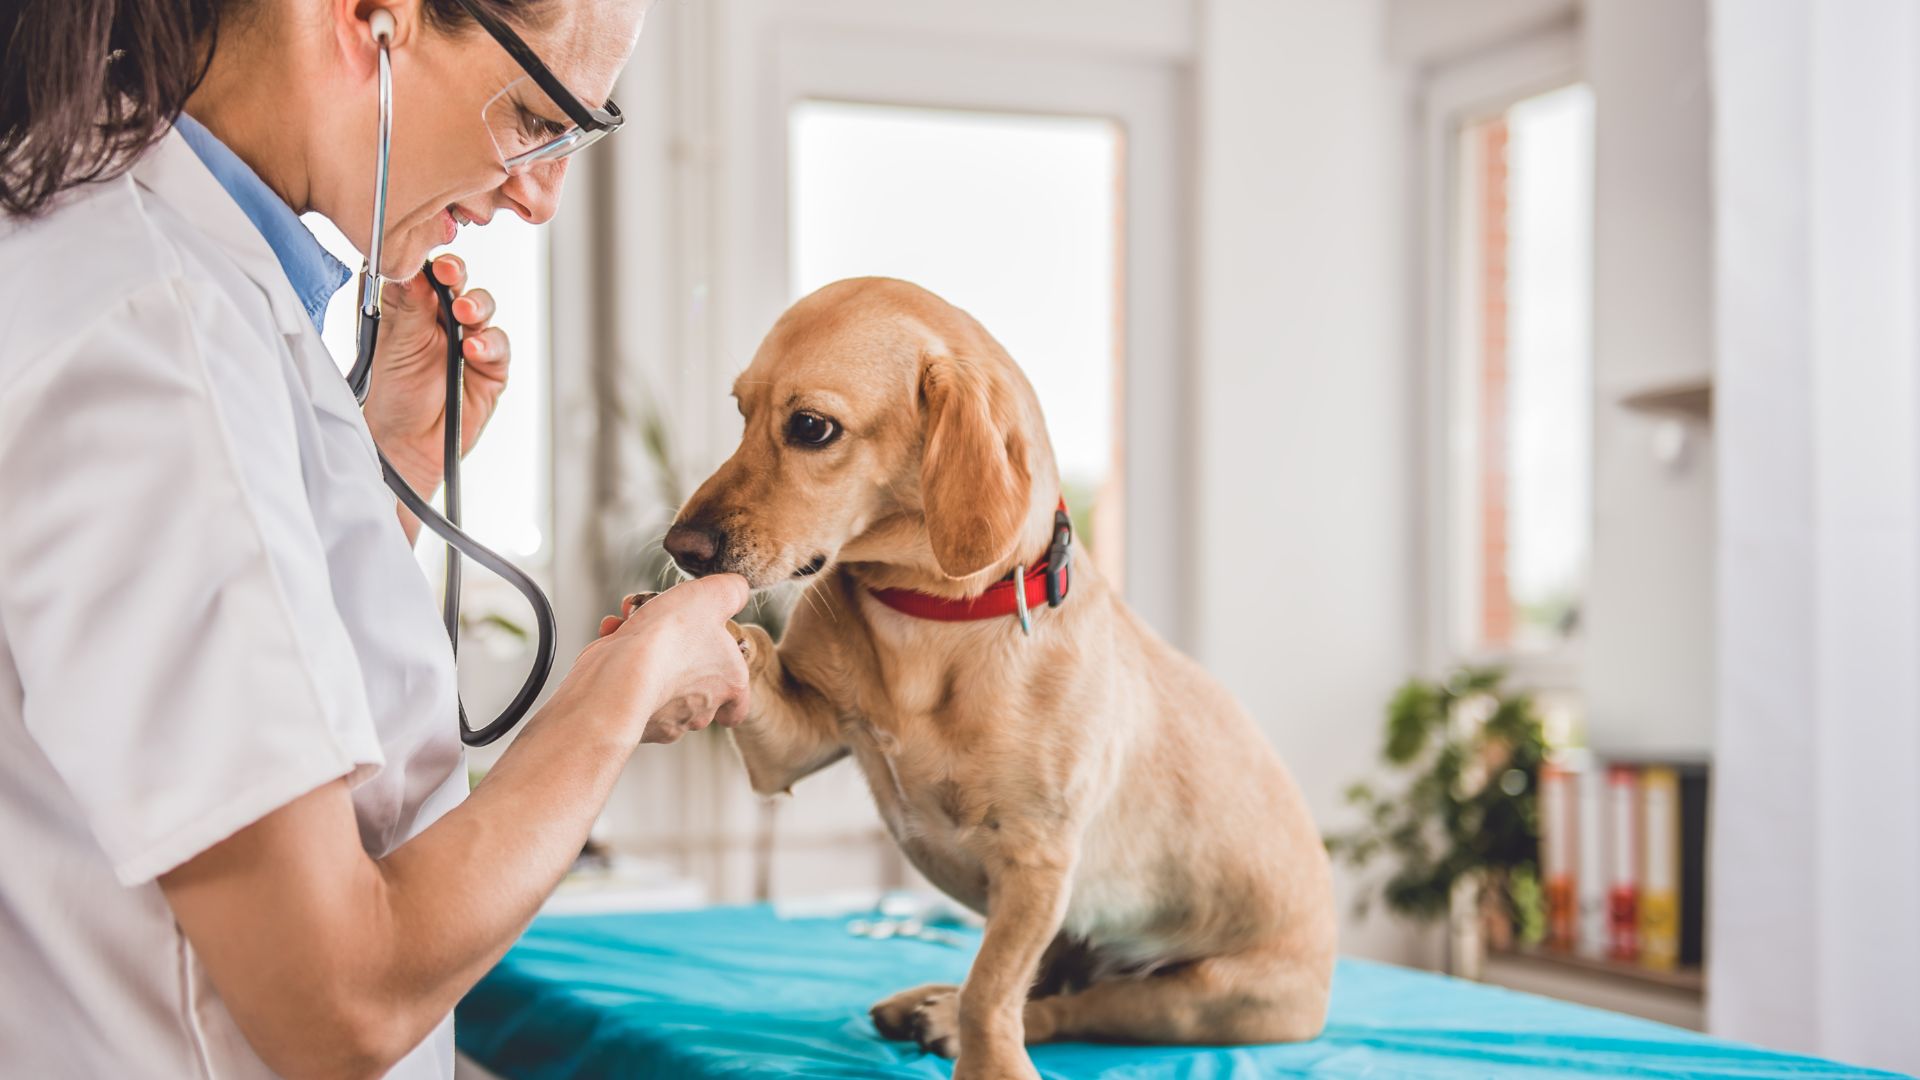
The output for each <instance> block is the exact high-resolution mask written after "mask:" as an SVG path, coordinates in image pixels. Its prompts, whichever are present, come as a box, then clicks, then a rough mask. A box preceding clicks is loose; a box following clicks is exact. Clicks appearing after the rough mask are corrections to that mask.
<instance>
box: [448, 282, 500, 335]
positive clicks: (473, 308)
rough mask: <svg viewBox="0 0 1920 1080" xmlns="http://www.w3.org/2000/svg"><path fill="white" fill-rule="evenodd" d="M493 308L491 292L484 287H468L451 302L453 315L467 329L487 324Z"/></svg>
mask: <svg viewBox="0 0 1920 1080" xmlns="http://www.w3.org/2000/svg"><path fill="white" fill-rule="evenodd" d="M495 310H496V305H495V304H494V300H493V294H492V293H490V292H488V291H487V290H485V289H468V290H467V291H466V292H464V293H462V294H460V298H459V299H458V300H455V301H454V302H453V317H454V318H455V319H458V320H459V322H460V325H461V326H464V327H468V328H469V329H475V330H477V329H479V328H480V327H483V326H485V325H487V323H488V322H489V321H490V320H492V318H493V313H494V311H495Z"/></svg>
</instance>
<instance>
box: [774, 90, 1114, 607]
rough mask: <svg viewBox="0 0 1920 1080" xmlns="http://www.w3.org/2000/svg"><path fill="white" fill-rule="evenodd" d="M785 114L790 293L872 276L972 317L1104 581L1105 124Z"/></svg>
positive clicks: (854, 108) (1108, 451)
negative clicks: (913, 286)
mask: <svg viewBox="0 0 1920 1080" xmlns="http://www.w3.org/2000/svg"><path fill="white" fill-rule="evenodd" d="M789 119H790V124H791V128H790V136H791V140H792V142H791V153H792V158H791V171H790V177H791V179H790V183H791V189H790V191H789V205H790V210H791V217H790V221H791V229H792V243H791V247H790V251H791V259H792V265H791V268H790V279H789V280H790V283H791V285H792V292H793V296H794V297H795V298H798V297H800V296H802V295H805V294H806V293H809V292H812V291H813V290H814V289H817V288H819V287H820V286H822V285H825V284H827V283H829V282H832V281H837V280H839V279H841V278H847V277H857V276H866V275H882V276H887V277H898V278H904V279H906V280H908V281H912V282H915V283H917V284H920V285H923V286H925V287H926V288H928V289H931V290H932V291H933V292H935V293H938V294H939V295H941V296H942V297H944V298H946V299H947V300H949V301H951V302H952V303H954V304H956V305H958V306H959V307H961V308H964V309H966V310H967V311H968V312H970V313H971V314H972V315H973V316H974V317H975V318H977V319H979V320H980V322H981V323H982V324H983V325H985V326H986V327H987V329H988V331H989V332H991V333H992V334H993V335H994V337H995V338H997V339H998V340H999V341H1000V343H1001V344H1002V345H1004V346H1006V349H1007V351H1008V353H1010V354H1011V355H1012V356H1013V358H1014V360H1015V361H1016V362H1017V363H1019V364H1020V366H1021V368H1022V369H1023V370H1024V371H1025V372H1026V374H1027V378H1028V379H1029V380H1030V381H1031V382H1032V383H1033V386H1034V389H1035V391H1036V392H1037V393H1038V394H1039V396H1040V404H1041V407H1042V409H1043V410H1044V411H1045V413H1046V418H1047V426H1048V429H1049V432H1050V434H1051V436H1052V441H1053V448H1054V453H1055V455H1056V456H1057V457H1058V459H1059V463H1060V472H1061V477H1062V481H1063V484H1064V486H1065V487H1066V492H1065V495H1066V498H1067V501H1068V503H1069V504H1070V505H1071V506H1072V507H1073V508H1074V511H1075V518H1076V522H1077V523H1078V524H1079V527H1080V528H1081V530H1082V535H1081V539H1082V540H1084V541H1085V542H1086V544H1087V548H1088V550H1089V551H1091V552H1092V553H1093V555H1094V557H1095V558H1096V559H1097V560H1099V563H1100V567H1101V570H1102V572H1103V573H1105V574H1106V575H1107V577H1108V578H1109V579H1110V580H1113V581H1115V582H1118V581H1119V580H1120V567H1121V563H1120V554H1121V553H1120V550H1119V548H1120V525H1119V522H1120V520H1121V518H1120V512H1119V510H1120V508H1119V500H1120V497H1121V492H1122V488H1123V481H1122V475H1121V462H1120V453H1119V445H1120V440H1119V433H1118V430H1117V429H1118V423H1117V420H1116V417H1117V416H1118V415H1119V408H1120V400H1119V395H1120V384H1119V378H1118V376H1119V371H1120V367H1119V363H1118V355H1119V353H1118V349H1119V344H1118V343H1119V342H1120V341H1121V340H1123V334H1122V330H1121V326H1120V318H1121V312H1120V306H1119V299H1118V298H1119V295H1120V293H1119V259H1120V250H1121V241H1120V196H1121V175H1120V173H1121V135H1120V131H1119V129H1118V126H1117V125H1115V124H1114V123H1113V122H1112V121H1110V120H1104V119H1097V118H1087V117H1075V116H1049V115H1027V114H1012V113H981V112H963V111H958V110H950V109H923V108H907V107H897V106H885V105H860V104H846V103H841V102H829V101H803V102H800V103H799V104H797V105H795V106H794V108H793V110H792V112H791V114H790V117H789ZM1010 253H1014V254H1010Z"/></svg>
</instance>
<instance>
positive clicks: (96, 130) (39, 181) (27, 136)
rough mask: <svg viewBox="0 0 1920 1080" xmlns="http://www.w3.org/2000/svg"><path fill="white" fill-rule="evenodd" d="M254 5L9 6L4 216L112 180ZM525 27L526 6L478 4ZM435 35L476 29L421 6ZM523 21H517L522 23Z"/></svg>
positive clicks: (448, 10)
mask: <svg viewBox="0 0 1920 1080" xmlns="http://www.w3.org/2000/svg"><path fill="white" fill-rule="evenodd" d="M247 2H248V0H7V2H6V4H5V13H4V14H0V212H5V213H8V214H19V215H23V216H31V215H33V214H37V213H39V212H40V211H42V210H45V209H46V208H47V205H48V203H50V202H52V201H53V198H54V196H56V195H58V194H60V192H62V191H64V190H66V189H67V188H70V187H73V186H75V185H77V184H84V183H87V182H90V181H94V180H103V179H106V178H108V177H111V176H115V175H117V174H119V173H120V172H122V171H123V170H125V169H126V168H128V167H129V166H131V165H132V164H133V162H134V161H135V160H136V159H138V158H139V156H140V155H141V153H143V152H144V151H145V150H146V149H147V147H149V146H151V145H153V143H154V142H156V141H157V140H159V139H160V138H161V137H162V136H163V135H165V134H166V132H167V129H168V128H170V127H172V126H173V122H174V121H175V120H176V119H178V118H179V116H180V110H181V109H182V108H184V107H185V106H186V103H187V98H188V97H189V96H191V95H192V94H193V92H194V90H195V89H196V88H198V87H199V85H200V80H201V79H203V78H205V77H206V74H207V65H208V63H209V62H210V61H211V60H212V57H213V51H214V48H215V45H216V43H217V41H218V39H219V32H220V22H221V18H222V16H223V15H230V14H232V12H233V11H234V10H236V9H238V8H240V7H242V6H244V5H245V4H246V3H247ZM473 2H477V3H481V4H485V5H486V6H487V7H489V8H492V9H494V10H495V11H497V12H499V13H500V14H501V15H502V16H503V17H506V18H508V19H509V20H511V21H519V22H523V23H524V14H525V11H526V9H527V8H528V7H529V6H531V3H530V0H473ZM422 7H423V8H424V13H425V16H426V20H427V22H428V24H429V25H432V26H433V27H435V28H436V29H439V30H442V31H447V30H452V29H456V28H460V27H463V26H465V25H468V24H469V23H471V21H472V20H471V18H470V17H469V16H468V15H467V12H466V10H465V9H464V8H463V7H461V5H460V3H459V2H458V0H422ZM515 16H521V18H519V19H516V18H515Z"/></svg>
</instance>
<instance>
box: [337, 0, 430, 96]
mask: <svg viewBox="0 0 1920 1080" xmlns="http://www.w3.org/2000/svg"><path fill="white" fill-rule="evenodd" d="M327 10H328V14H329V16H330V17H331V18H332V21H333V38H334V46H335V48H337V49H339V50H340V53H341V55H342V56H345V57H347V58H348V63H349V65H350V66H351V67H352V70H353V72H354V74H355V75H358V76H364V77H366V78H372V77H373V72H374V67H375V54H376V53H377V52H378V47H377V46H376V45H375V43H374V39H375V34H376V31H378V30H381V29H386V30H387V32H388V33H389V34H390V35H391V36H390V38H389V40H388V46H389V47H390V48H394V49H401V48H405V47H406V46H408V45H409V44H411V43H412V40H413V35H415V34H417V33H418V32H419V29H420V3H419V0H328V4H327Z"/></svg>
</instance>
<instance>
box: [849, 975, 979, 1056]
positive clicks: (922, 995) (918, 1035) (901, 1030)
mask: <svg viewBox="0 0 1920 1080" xmlns="http://www.w3.org/2000/svg"><path fill="white" fill-rule="evenodd" d="M869 1012H870V1015H871V1016H872V1017H873V1026H874V1029H875V1030H877V1031H879V1032H880V1037H881V1038H883V1039H890V1040H893V1041H895V1042H916V1043H919V1044H920V1049H922V1050H926V1051H929V1052H931V1053H935V1054H939V1055H940V1056H941V1057H944V1058H951V1057H954V1056H956V1055H957V1054H959V1052H960V988H959V987H957V986H944V985H939V984H935V985H932V986H919V987H915V988H914V989H912V990H904V991H902V992H900V993H898V994H895V995H893V996H892V997H890V998H888V999H887V1000H885V1001H883V1002H881V1003H880V1004H878V1005H875V1006H874V1007H873V1008H872V1009H871V1010H870V1011H869Z"/></svg>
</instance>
